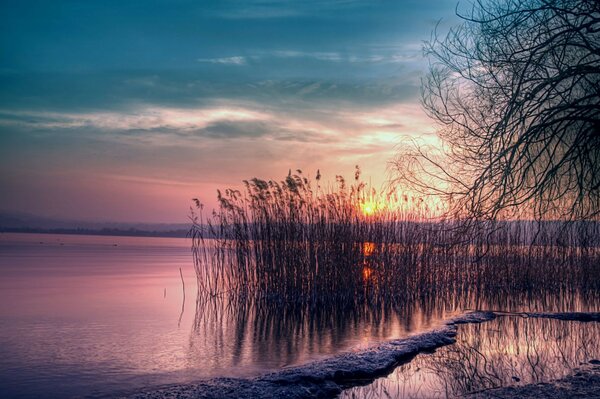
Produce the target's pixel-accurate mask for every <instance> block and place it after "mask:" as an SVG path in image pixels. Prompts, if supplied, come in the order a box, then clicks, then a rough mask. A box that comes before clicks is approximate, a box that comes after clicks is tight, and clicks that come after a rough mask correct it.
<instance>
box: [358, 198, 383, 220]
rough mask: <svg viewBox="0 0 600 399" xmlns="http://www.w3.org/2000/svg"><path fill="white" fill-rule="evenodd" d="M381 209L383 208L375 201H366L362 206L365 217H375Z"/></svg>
mask: <svg viewBox="0 0 600 399" xmlns="http://www.w3.org/2000/svg"><path fill="white" fill-rule="evenodd" d="M380 209H381V206H380V205H379V204H378V203H377V202H375V201H365V202H363V203H362V204H360V210H361V211H362V213H363V215H365V216H373V215H375V213H377V211H378V210H380Z"/></svg>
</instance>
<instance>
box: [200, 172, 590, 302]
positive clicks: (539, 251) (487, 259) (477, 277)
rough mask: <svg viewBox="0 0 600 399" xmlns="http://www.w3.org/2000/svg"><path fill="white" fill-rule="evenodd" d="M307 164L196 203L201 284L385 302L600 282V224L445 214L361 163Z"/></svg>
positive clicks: (214, 290)
mask: <svg viewBox="0 0 600 399" xmlns="http://www.w3.org/2000/svg"><path fill="white" fill-rule="evenodd" d="M321 184H322V183H321V176H320V174H319V173H317V177H316V179H315V180H314V181H312V180H311V179H309V178H307V177H305V176H304V175H303V174H302V172H301V171H300V170H298V171H296V173H291V171H290V173H289V174H288V175H287V177H286V178H285V179H284V180H283V181H279V182H278V181H272V180H269V181H265V180H261V179H257V178H255V179H252V180H248V181H244V190H243V191H238V190H232V189H227V190H225V191H224V192H221V191H219V192H218V201H219V207H218V209H216V210H215V211H213V212H212V214H210V215H209V216H208V217H206V216H205V215H204V213H203V209H202V208H203V207H202V205H201V204H200V202H199V201H197V200H196V210H195V211H194V213H193V225H192V228H191V230H190V235H191V237H192V240H193V246H192V250H193V254H194V260H195V269H196V274H197V283H198V291H199V293H200V295H204V296H207V297H211V296H218V295H227V296H230V297H235V298H238V299H239V298H247V299H252V300H268V301H273V302H278V303H291V302H294V303H312V304H319V303H331V302H333V301H335V302H337V303H354V304H356V303H371V304H374V303H375V304H376V303H381V302H395V301H406V300H411V299H419V298H423V297H426V296H432V295H433V296H435V295H438V294H440V295H441V294H443V295H456V296H469V295H473V294H474V293H477V292H479V291H481V290H494V292H497V293H499V294H501V293H502V292H507V293H508V292H509V291H510V292H514V291H515V290H517V291H521V292H535V291H536V290H538V291H539V290H554V291H555V292H556V293H557V294H560V293H561V292H564V291H568V290H573V289H578V290H579V289H590V290H597V288H598V286H599V285H600V278H599V277H600V264H599V259H600V257H599V255H600V252H599V250H598V247H599V246H598V237H600V225H599V224H598V223H596V222H589V223H570V224H565V223H561V222H550V221H548V222H534V221H503V222H481V223H477V224H471V225H470V226H469V229H468V230H466V229H464V228H463V227H464V226H465V224H463V223H461V221H457V220H451V219H444V218H442V217H440V216H439V215H440V214H441V213H440V210H439V209H435V206H434V205H432V203H431V202H428V201H426V200H423V199H421V198H418V197H415V196H409V195H401V194H399V193H398V192H397V190H389V191H384V192H381V191H377V190H375V189H373V188H372V187H370V186H369V185H367V184H365V183H364V182H363V181H361V178H360V170H359V169H358V167H357V169H356V171H355V176H354V180H353V181H352V182H351V184H348V183H347V182H346V180H345V179H344V178H343V177H341V176H337V177H336V183H335V184H334V185H329V186H328V187H325V188H324V187H322V186H321Z"/></svg>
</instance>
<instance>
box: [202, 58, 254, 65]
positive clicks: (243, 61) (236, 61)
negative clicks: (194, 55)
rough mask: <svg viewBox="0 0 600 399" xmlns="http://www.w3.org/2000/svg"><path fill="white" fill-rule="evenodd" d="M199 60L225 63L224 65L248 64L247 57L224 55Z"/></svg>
mask: <svg viewBox="0 0 600 399" xmlns="http://www.w3.org/2000/svg"><path fill="white" fill-rule="evenodd" d="M198 62H207V63H210V64H223V65H246V63H247V60H246V57H242V56H233V57H222V58H199V59H198Z"/></svg>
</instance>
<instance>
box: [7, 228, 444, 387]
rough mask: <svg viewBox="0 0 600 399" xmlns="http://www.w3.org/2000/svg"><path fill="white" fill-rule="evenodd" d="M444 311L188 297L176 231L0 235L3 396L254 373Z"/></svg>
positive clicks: (188, 265) (431, 320)
mask: <svg viewBox="0 0 600 399" xmlns="http://www.w3.org/2000/svg"><path fill="white" fill-rule="evenodd" d="M180 268H181V270H182V273H183V277H184V281H185V289H186V292H185V294H186V295H185V299H186V300H185V302H184V300H183V299H184V298H183V297H184V295H183V294H184V293H183V286H182V281H181V277H180ZM424 309H425V310H424ZM453 312H454V310H453V309H451V308H448V309H447V308H445V307H444V306H441V307H437V308H435V310H432V308H431V306H421V305H415V306H410V307H408V306H407V307H397V308H394V309H390V308H387V309H378V310H377V309H376V310H374V309H372V308H362V309H350V308H336V307H335V306H333V307H332V308H322V307H319V308H312V309H311V308H294V307H289V306H283V307H277V306H276V307H272V306H253V305H248V304H240V303H235V304H232V303H228V302H227V301H222V300H213V301H209V302H196V285H195V274H194V269H193V263H192V256H191V252H190V243H189V242H188V240H186V239H176V238H139V237H107V236H77V235H44V234H6V233H5V234H0V386H1V387H2V391H3V394H4V395H6V396H8V397H37V396H44V397H81V396H113V395H116V394H120V393H127V392H133V391H136V390H138V389H140V388H142V387H146V388H147V387H152V386H156V385H161V384H170V383H185V382H191V381H196V380H199V379H204V378H211V377H217V376H241V377H249V376H255V375H259V374H261V373H265V372H268V371H271V370H276V369H279V368H281V367H284V366H291V365H297V364H302V363H305V362H309V361H311V360H315V359H321V358H324V357H328V356H331V355H332V354H336V353H339V352H343V351H349V350H359V349H361V348H365V347H369V346H372V345H374V344H376V343H377V342H381V341H386V340H389V339H394V338H398V337H402V336H406V335H409V334H413V333H417V332H420V331H424V330H427V329H429V328H431V327H432V326H435V325H437V323H438V322H439V320H441V319H443V318H445V317H447V316H448V315H449V314H453Z"/></svg>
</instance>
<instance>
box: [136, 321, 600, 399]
mask: <svg viewBox="0 0 600 399" xmlns="http://www.w3.org/2000/svg"><path fill="white" fill-rule="evenodd" d="M498 316H521V317H531V318H550V319H558V320H566V321H581V322H589V321H596V322H598V321H600V313H596V312H563V313H528V312H521V313H510V312H499V311H471V312H467V313H464V314H462V315H460V316H457V317H454V318H452V319H449V320H447V321H446V322H445V323H444V325H443V326H442V327H440V328H437V329H434V330H431V331H428V332H425V333H421V334H417V335H414V336H411V337H408V338H402V339H397V340H393V341H389V342H386V343H383V344H380V345H378V346H376V347H373V348H369V349H366V350H361V351H358V352H349V353H343V354H340V355H336V356H333V357H331V358H328V359H324V360H321V361H316V362H311V363H308V364H305V365H301V366H295V367H290V368H284V369H282V370H279V371H276V372H273V373H270V374H266V375H263V376H260V377H257V378H252V379H241V378H216V379H212V380H207V381H203V382H200V383H195V384H185V385H174V386H168V387H164V388H162V389H156V390H151V391H145V392H139V393H136V394H133V395H131V396H127V398H130V399H154V398H178V399H185V398H200V399H211V398H223V397H239V398H248V399H249V398H256V397H269V398H282V399H283V398H292V399H299V398H332V397H335V396H336V395H338V394H339V393H341V392H342V390H343V389H347V388H351V387H355V386H361V385H366V384H369V383H371V382H372V381H374V380H375V379H376V378H379V377H382V376H385V375H388V374H389V373H390V372H391V371H392V370H394V369H395V368H396V367H397V366H399V365H400V364H403V363H407V362H409V361H410V360H412V359H413V358H414V357H415V356H416V355H417V354H419V353H422V352H428V351H433V350H435V349H437V348H439V347H442V346H445V345H450V344H453V343H455V342H456V340H455V337H456V334H457V326H458V325H460V324H467V323H483V322H486V321H489V320H493V319H495V318H496V317H498Z"/></svg>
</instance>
